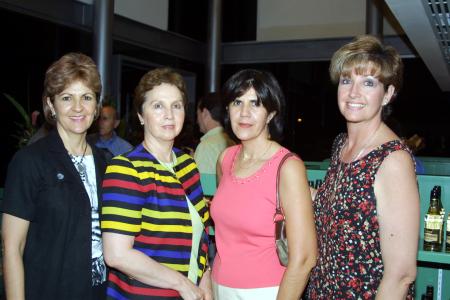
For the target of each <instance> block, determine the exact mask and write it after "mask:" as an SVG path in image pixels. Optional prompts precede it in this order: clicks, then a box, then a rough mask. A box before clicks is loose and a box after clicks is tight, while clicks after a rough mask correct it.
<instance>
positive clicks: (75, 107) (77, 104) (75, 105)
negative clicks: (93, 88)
mask: <svg viewBox="0 0 450 300" xmlns="http://www.w3.org/2000/svg"><path fill="white" fill-rule="evenodd" d="M72 109H73V110H74V111H77V112H79V111H81V110H82V109H83V105H82V104H81V99H80V98H75V99H74V101H73V106H72Z"/></svg>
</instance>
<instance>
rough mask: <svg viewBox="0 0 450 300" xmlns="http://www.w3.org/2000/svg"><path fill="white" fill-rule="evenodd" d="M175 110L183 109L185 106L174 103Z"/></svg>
mask: <svg viewBox="0 0 450 300" xmlns="http://www.w3.org/2000/svg"><path fill="white" fill-rule="evenodd" d="M173 108H175V109H182V108H183V104H181V103H180V102H177V103H174V104H173Z"/></svg>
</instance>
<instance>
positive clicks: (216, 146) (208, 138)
mask: <svg viewBox="0 0 450 300" xmlns="http://www.w3.org/2000/svg"><path fill="white" fill-rule="evenodd" d="M224 113H225V109H224V107H223V105H222V99H221V97H220V94H219V93H209V94H207V95H206V96H205V97H203V98H202V99H200V101H199V103H198V105H197V123H198V126H199V128H200V131H201V132H202V133H203V134H204V135H203V136H202V137H201V138H200V143H199V144H198V146H197V148H196V149H195V155H194V158H195V161H196V162H197V166H198V169H199V171H200V173H206V174H214V175H215V174H216V163H217V159H218V158H219V154H220V153H221V152H222V151H223V150H224V149H225V148H227V147H228V146H231V145H234V142H233V141H232V140H231V139H230V137H229V136H228V135H227V134H226V133H225V131H224V129H223V127H222V122H223V118H224Z"/></svg>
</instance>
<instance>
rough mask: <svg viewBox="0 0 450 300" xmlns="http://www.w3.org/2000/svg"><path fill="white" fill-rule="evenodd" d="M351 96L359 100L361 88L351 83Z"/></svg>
mask: <svg viewBox="0 0 450 300" xmlns="http://www.w3.org/2000/svg"><path fill="white" fill-rule="evenodd" d="M349 96H350V98H357V97H358V96H359V88H358V85H357V84H355V83H351V86H350V90H349Z"/></svg>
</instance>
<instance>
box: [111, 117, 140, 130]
mask: <svg viewBox="0 0 450 300" xmlns="http://www.w3.org/2000/svg"><path fill="white" fill-rule="evenodd" d="M138 115H139V114H138ZM119 124H120V120H115V121H114V129H116V128H117V127H118V126H119Z"/></svg>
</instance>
